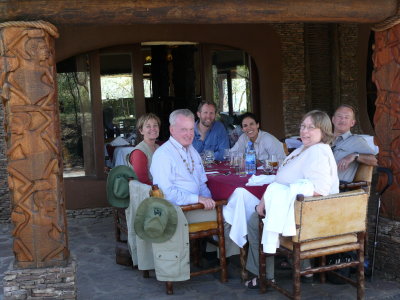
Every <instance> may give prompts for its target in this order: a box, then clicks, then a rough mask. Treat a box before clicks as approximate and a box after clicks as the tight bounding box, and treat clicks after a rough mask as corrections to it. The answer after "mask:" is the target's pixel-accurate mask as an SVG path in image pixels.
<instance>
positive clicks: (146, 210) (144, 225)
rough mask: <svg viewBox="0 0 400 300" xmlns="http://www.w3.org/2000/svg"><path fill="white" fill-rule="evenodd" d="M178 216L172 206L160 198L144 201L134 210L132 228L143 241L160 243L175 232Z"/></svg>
mask: <svg viewBox="0 0 400 300" xmlns="http://www.w3.org/2000/svg"><path fill="white" fill-rule="evenodd" d="M177 224H178V214H177V212H176V209H175V207H174V205H172V204H171V203H170V202H169V201H167V200H165V199H162V198H155V197H150V198H146V199H144V200H143V201H142V202H141V203H140V205H139V207H138V208H137V210H136V216H135V223H134V228H135V232H136V234H137V235H138V236H139V237H140V238H141V239H143V240H145V241H149V242H152V243H162V242H165V241H167V240H169V239H170V238H171V237H172V236H173V235H174V233H175V231H176V226H177Z"/></svg>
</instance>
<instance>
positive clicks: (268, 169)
mask: <svg viewBox="0 0 400 300" xmlns="http://www.w3.org/2000/svg"><path fill="white" fill-rule="evenodd" d="M263 169H264V173H265V174H267V175H270V174H271V173H272V171H273V170H274V167H273V166H272V165H271V164H270V161H269V159H266V160H264V161H263Z"/></svg>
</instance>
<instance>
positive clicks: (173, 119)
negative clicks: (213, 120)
mask: <svg viewBox="0 0 400 300" xmlns="http://www.w3.org/2000/svg"><path fill="white" fill-rule="evenodd" d="M178 116H184V117H188V118H191V119H193V121H194V114H193V113H192V112H191V111H190V110H188V109H187V108H183V109H177V110H174V111H173V112H172V113H171V114H170V115H169V125H171V126H173V125H175V123H176V119H177V118H178Z"/></svg>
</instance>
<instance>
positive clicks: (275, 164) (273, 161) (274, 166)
mask: <svg viewBox="0 0 400 300" xmlns="http://www.w3.org/2000/svg"><path fill="white" fill-rule="evenodd" d="M269 165H270V166H271V167H272V172H271V174H273V175H275V174H276V172H277V171H278V159H277V158H276V155H275V154H272V155H271V156H270V158H269Z"/></svg>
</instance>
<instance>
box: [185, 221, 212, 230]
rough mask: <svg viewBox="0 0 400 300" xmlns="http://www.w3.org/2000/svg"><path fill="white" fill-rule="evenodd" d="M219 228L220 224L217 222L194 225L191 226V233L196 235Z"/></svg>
mask: <svg viewBox="0 0 400 300" xmlns="http://www.w3.org/2000/svg"><path fill="white" fill-rule="evenodd" d="M217 228H218V223H217V222H216V221H208V222H201V223H193V224H189V233H194V232H196V231H203V230H210V229H217Z"/></svg>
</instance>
